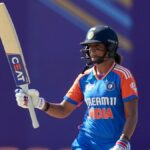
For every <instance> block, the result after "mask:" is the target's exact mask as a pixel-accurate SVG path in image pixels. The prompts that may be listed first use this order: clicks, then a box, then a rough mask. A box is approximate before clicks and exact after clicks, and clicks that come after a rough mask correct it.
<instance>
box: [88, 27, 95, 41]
mask: <svg viewBox="0 0 150 150" xmlns="http://www.w3.org/2000/svg"><path fill="white" fill-rule="evenodd" d="M95 30H96V28H92V29H91V30H90V31H89V32H88V34H87V39H88V40H91V39H92V38H93V37H94V31H95Z"/></svg>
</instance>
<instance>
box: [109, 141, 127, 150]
mask: <svg viewBox="0 0 150 150" xmlns="http://www.w3.org/2000/svg"><path fill="white" fill-rule="evenodd" d="M110 150H130V143H129V141H127V140H124V139H119V140H118V141H117V142H116V144H115V146H114V147H113V148H111V149H110Z"/></svg>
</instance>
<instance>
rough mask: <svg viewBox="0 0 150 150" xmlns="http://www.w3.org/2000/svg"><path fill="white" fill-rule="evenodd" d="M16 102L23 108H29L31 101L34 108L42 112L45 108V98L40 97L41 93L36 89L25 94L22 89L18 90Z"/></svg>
mask: <svg viewBox="0 0 150 150" xmlns="http://www.w3.org/2000/svg"><path fill="white" fill-rule="evenodd" d="M15 92H16V94H15V96H16V101H17V104H18V106H20V107H22V108H28V100H29V99H31V101H32V103H33V106H34V107H35V108H38V109H40V110H42V109H43V108H44V106H45V100H44V98H41V97H39V92H38V91H37V90H35V89H29V90H28V92H27V93H24V92H23V90H22V89H16V90H15Z"/></svg>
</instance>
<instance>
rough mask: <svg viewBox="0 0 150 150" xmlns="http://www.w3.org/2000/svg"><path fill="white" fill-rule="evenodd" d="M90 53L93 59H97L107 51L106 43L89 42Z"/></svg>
mask: <svg viewBox="0 0 150 150" xmlns="http://www.w3.org/2000/svg"><path fill="white" fill-rule="evenodd" d="M88 46H89V54H90V57H91V60H92V61H96V60H97V59H98V58H99V57H103V56H104V54H105V52H106V47H105V45H104V44H96V43H95V44H94V43H93V44H89V45H88Z"/></svg>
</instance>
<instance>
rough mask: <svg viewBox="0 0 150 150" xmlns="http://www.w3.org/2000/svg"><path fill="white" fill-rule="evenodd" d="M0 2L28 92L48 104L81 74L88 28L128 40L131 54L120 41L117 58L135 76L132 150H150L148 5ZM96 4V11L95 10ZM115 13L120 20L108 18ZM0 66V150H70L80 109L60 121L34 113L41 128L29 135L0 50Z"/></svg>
mask: <svg viewBox="0 0 150 150" xmlns="http://www.w3.org/2000/svg"><path fill="white" fill-rule="evenodd" d="M0 2H5V4H6V5H7V8H8V10H9V12H10V15H11V17H12V19H13V22H14V25H15V27H16V30H17V33H18V36H19V40H20V43H21V46H22V49H23V52H24V56H25V60H26V64H27V68H28V71H29V74H30V78H31V81H32V82H31V84H30V88H36V89H38V90H39V91H40V94H41V96H42V97H44V98H45V99H46V100H48V101H50V102H60V101H61V100H62V99H63V96H64V95H65V93H66V92H67V90H68V89H69V88H70V86H71V85H72V83H73V81H74V79H75V78H76V76H77V75H78V73H79V72H81V71H82V69H83V68H84V65H85V63H84V62H82V61H81V60H80V49H81V47H80V45H79V43H80V42H81V41H83V40H84V38H85V34H86V31H87V30H88V29H89V28H90V27H91V26H93V25H96V24H97V23H98V24H101V23H103V24H106V25H109V26H111V27H112V28H114V29H115V30H116V31H117V33H118V34H119V35H121V36H123V37H124V38H125V39H127V41H128V43H130V44H131V45H132V48H129V47H128V45H129V44H128V43H125V44H122V43H123V42H124V41H125V40H121V42H120V43H121V44H120V48H119V53H120V54H122V56H123V57H124V58H123V60H124V61H123V65H124V66H126V67H127V68H129V69H130V70H131V71H132V73H133V75H134V76H135V78H136V81H137V85H138V89H139V122H138V125H137V128H136V131H135V133H134V135H133V137H132V140H131V143H132V150H149V149H150V140H149V139H150V131H149V127H150V120H149V115H150V108H149V106H150V101H149V85H150V82H149V76H150V70H149V67H150V58H149V54H150V52H149V43H150V41H149V39H150V38H149V34H150V29H149V26H150V22H149V1H141V0H136V1H132V0H126V1H125V2H126V3H123V1H121V0H112V1H110V0H105V1H104V0H93V1H92V0H82V1H81V0H4V1H0ZM61 2H62V3H61ZM96 2H97V5H94V4H95V3H96ZM127 2H128V3H127ZM127 4H128V5H127ZM64 6H68V7H67V8H66V7H64ZM96 6H97V7H96ZM106 6H107V7H106ZM70 8H71V9H70ZM107 9H108V10H107ZM74 10H76V11H77V12H79V13H76V12H75V11H74ZM110 10H112V12H110ZM80 11H81V12H80ZM116 11H119V12H120V13H119V12H118V13H117V14H119V15H120V16H118V15H116V14H113V13H115V12H116ZM83 14H84V15H83ZM123 14H124V15H126V16H127V18H126V17H125V16H124V15H123ZM87 18H88V19H87ZM93 19H95V20H93ZM123 45H125V46H123ZM0 62H1V65H0V99H1V100H0V146H1V147H6V146H10V147H11V146H12V147H18V148H19V149H20V150H26V149H28V148H29V147H47V148H48V149H52V150H60V149H63V148H64V149H65V148H67V147H68V148H69V147H70V145H71V143H72V141H73V139H74V138H75V137H76V135H77V133H78V129H77V126H78V124H80V123H81V122H82V118H83V114H84V111H85V105H84V104H83V105H82V106H81V107H80V108H79V109H77V110H75V111H74V112H73V113H72V114H71V116H70V117H68V118H66V119H63V120H62V119H55V118H51V117H49V116H47V115H45V114H44V113H43V112H41V111H39V110H36V113H37V116H38V120H39V122H40V128H38V129H36V130H34V129H33V128H32V124H31V121H30V117H29V113H28V111H27V110H24V109H21V108H19V107H18V106H17V105H16V101H15V94H14V90H15V88H16V87H15V84H14V80H13V78H12V75H11V71H10V69H9V65H8V62H7V59H6V57H5V54H4V51H3V47H2V45H1V44H0ZM8 150H9V149H8Z"/></svg>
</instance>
